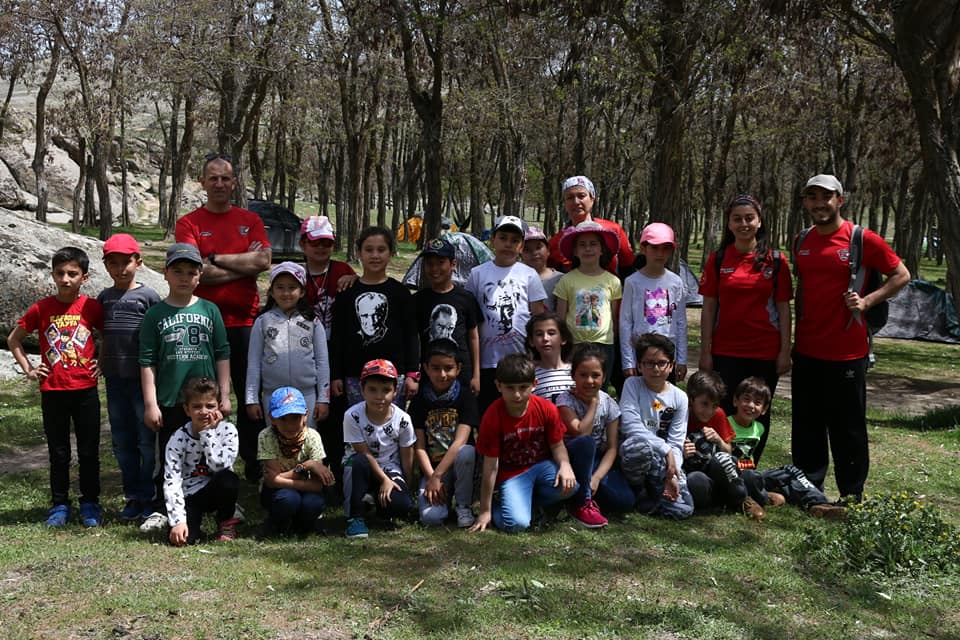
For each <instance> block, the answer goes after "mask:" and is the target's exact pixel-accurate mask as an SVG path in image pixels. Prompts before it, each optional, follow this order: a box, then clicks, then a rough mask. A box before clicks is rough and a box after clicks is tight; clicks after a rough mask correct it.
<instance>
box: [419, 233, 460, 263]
mask: <svg viewBox="0 0 960 640" xmlns="http://www.w3.org/2000/svg"><path fill="white" fill-rule="evenodd" d="M426 256H440V257H441V258H450V259H451V260H456V259H457V249H456V248H455V247H454V246H453V245H452V244H450V241H449V240H447V239H446V238H434V239H433V240H430V241H428V242H427V243H426V244H425V245H423V251H421V252H420V257H422V258H423V257H426Z"/></svg>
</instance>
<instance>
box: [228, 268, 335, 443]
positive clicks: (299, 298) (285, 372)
mask: <svg viewBox="0 0 960 640" xmlns="http://www.w3.org/2000/svg"><path fill="white" fill-rule="evenodd" d="M306 281H307V272H306V271H305V270H304V268H303V267H301V266H300V265H298V264H295V263H293V262H281V263H280V264H278V265H276V266H275V267H273V269H271V270H270V288H269V289H268V290H267V304H266V306H265V307H264V309H263V311H262V312H261V313H260V316H259V317H258V318H257V319H256V321H255V322H254V323H253V329H251V331H250V346H249V351H248V355H247V384H246V405H247V415H248V416H249V417H250V419H251V420H262V419H263V418H264V416H266V415H269V413H270V406H271V397H272V394H273V392H274V391H275V390H276V389H279V388H281V387H295V388H296V389H303V390H304V391H303V392H302V393H303V397H304V400H305V401H306V403H307V407H308V409H309V410H308V411H307V423H308V424H309V425H310V427H311V428H313V429H316V427H317V423H319V422H323V421H324V420H325V419H326V417H327V414H328V412H329V406H330V404H329V403H330V364H329V360H328V359H327V336H326V333H325V332H324V330H323V324H321V323H320V322H319V321H317V320H316V319H315V318H314V315H313V309H312V308H311V307H310V304H309V302H307V299H306V297H305V296H304V294H305V291H306V289H305V285H306ZM298 393H299V392H298ZM261 402H262V408H261Z"/></svg>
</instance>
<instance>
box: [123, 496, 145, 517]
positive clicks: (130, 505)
mask: <svg viewBox="0 0 960 640" xmlns="http://www.w3.org/2000/svg"><path fill="white" fill-rule="evenodd" d="M142 513H143V505H142V504H140V503H139V502H138V501H136V500H127V504H126V506H125V507H123V509H122V510H121V511H120V519H121V520H123V521H124V522H131V521H133V520H138V519H139V518H140V514H142Z"/></svg>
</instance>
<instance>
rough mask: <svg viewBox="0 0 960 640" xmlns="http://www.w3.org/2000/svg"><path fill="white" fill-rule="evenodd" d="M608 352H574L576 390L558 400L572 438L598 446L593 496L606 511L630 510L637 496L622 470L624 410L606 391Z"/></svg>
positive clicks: (590, 348)
mask: <svg viewBox="0 0 960 640" xmlns="http://www.w3.org/2000/svg"><path fill="white" fill-rule="evenodd" d="M606 358H607V352H606V351H605V350H603V349H601V348H600V347H598V346H597V345H593V344H583V345H578V346H577V348H576V349H575V350H574V352H573V381H574V387H573V388H572V389H570V390H569V391H564V392H563V393H561V394H560V396H559V397H558V398H557V407H558V408H559V410H560V419H561V420H563V423H564V424H565V425H566V427H567V434H568V435H569V436H571V437H578V436H589V437H591V438H593V440H594V442H595V445H596V453H595V454H594V459H593V473H592V475H591V477H590V494H591V496H592V498H593V499H594V500H596V502H597V503H599V505H600V508H601V509H602V510H603V511H607V512H614V511H630V510H632V509H633V505H634V501H635V496H634V493H633V490H632V489H631V488H630V485H629V484H628V483H627V480H626V478H624V476H623V473H622V472H621V471H620V462H619V460H618V458H617V450H618V448H619V444H620V407H619V406H618V405H617V403H616V401H615V400H614V399H613V398H611V397H610V396H609V395H608V394H607V392H606V391H604V390H603V384H604V382H606V379H605V378H604V373H603V372H604V368H605V366H604V365H605V364H606V363H605V360H606Z"/></svg>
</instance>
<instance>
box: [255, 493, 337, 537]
mask: <svg viewBox="0 0 960 640" xmlns="http://www.w3.org/2000/svg"><path fill="white" fill-rule="evenodd" d="M260 504H261V505H262V506H263V508H264V509H266V510H267V513H268V514H269V516H268V517H269V518H270V520H271V521H272V522H273V524H275V525H276V526H277V528H279V529H281V530H285V529H287V528H288V527H291V526H296V527H298V528H299V529H301V530H303V531H311V530H312V528H313V526H314V523H316V521H317V518H319V517H320V515H321V514H322V513H323V508H324V506H325V505H324V502H323V494H322V493H316V492H314V491H297V490H296V489H272V488H270V487H267V486H264V487H263V489H262V490H261V491H260Z"/></svg>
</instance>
